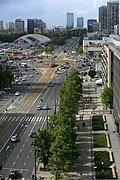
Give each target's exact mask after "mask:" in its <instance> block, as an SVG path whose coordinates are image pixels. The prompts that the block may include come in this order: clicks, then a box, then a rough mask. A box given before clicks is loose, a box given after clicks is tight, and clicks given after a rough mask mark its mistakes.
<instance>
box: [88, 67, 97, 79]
mask: <svg viewBox="0 0 120 180" xmlns="http://www.w3.org/2000/svg"><path fill="white" fill-rule="evenodd" d="M88 75H89V76H90V77H91V78H94V77H95V75H96V71H95V70H94V69H90V71H89V72H88Z"/></svg>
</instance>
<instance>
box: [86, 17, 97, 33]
mask: <svg viewBox="0 0 120 180" xmlns="http://www.w3.org/2000/svg"><path fill="white" fill-rule="evenodd" d="M87 29H88V32H95V31H98V30H99V24H98V22H97V20H96V19H88V21H87Z"/></svg>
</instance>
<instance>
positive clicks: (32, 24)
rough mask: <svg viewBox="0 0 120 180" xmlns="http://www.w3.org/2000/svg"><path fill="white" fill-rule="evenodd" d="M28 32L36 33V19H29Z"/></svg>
mask: <svg viewBox="0 0 120 180" xmlns="http://www.w3.org/2000/svg"><path fill="white" fill-rule="evenodd" d="M27 33H28V34H33V33H34V20H33V19H27Z"/></svg>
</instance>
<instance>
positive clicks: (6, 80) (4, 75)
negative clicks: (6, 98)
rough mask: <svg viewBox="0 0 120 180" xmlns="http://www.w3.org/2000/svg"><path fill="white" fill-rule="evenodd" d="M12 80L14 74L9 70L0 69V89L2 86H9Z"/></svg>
mask: <svg viewBox="0 0 120 180" xmlns="http://www.w3.org/2000/svg"><path fill="white" fill-rule="evenodd" d="M13 81H14V75H13V74H12V72H10V71H0V90H3V89H4V87H11V86H12V82H13Z"/></svg>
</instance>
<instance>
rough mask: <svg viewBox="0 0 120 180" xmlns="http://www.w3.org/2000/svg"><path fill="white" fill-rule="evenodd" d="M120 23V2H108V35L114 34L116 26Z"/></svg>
mask: <svg viewBox="0 0 120 180" xmlns="http://www.w3.org/2000/svg"><path fill="white" fill-rule="evenodd" d="M118 23H119V2H118V1H110V2H107V30H108V34H113V33H114V26H115V25H118Z"/></svg>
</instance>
